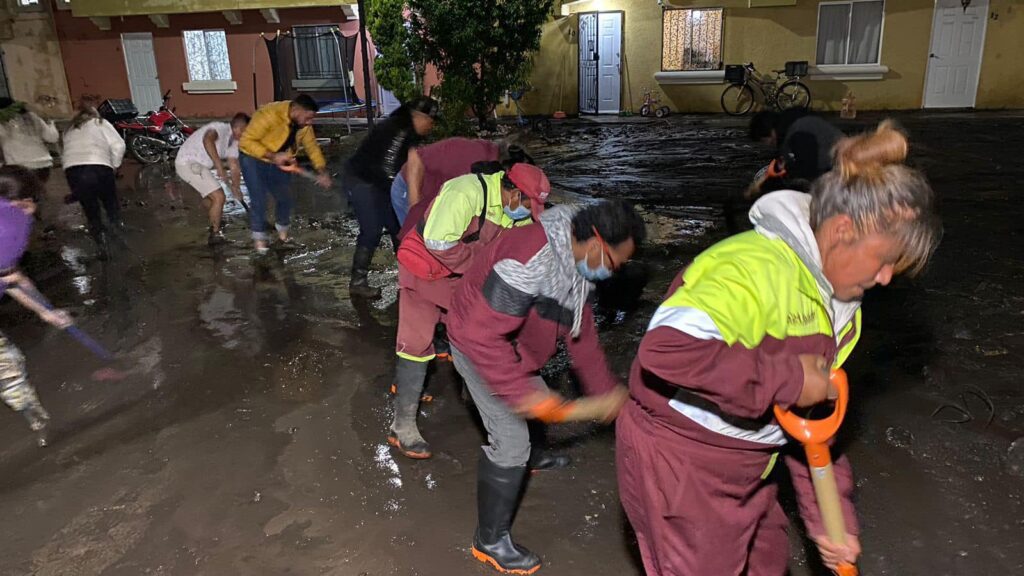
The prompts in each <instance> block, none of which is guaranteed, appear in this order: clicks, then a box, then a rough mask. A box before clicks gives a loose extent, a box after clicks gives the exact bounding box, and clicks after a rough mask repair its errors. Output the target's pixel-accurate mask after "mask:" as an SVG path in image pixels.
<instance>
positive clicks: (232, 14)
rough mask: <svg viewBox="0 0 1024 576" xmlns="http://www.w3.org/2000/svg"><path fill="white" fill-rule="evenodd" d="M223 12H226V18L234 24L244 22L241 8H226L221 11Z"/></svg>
mask: <svg viewBox="0 0 1024 576" xmlns="http://www.w3.org/2000/svg"><path fill="white" fill-rule="evenodd" d="M221 14H224V18H226V19H227V21H228V23H229V24H231V25H232V26H237V25H239V24H241V23H242V12H241V11H240V10H225V11H223V12H221Z"/></svg>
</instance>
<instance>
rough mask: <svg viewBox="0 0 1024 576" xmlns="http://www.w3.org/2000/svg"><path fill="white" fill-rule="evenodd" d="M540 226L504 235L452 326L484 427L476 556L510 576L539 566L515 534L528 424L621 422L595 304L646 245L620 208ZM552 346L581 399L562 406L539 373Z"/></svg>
mask: <svg viewBox="0 0 1024 576" xmlns="http://www.w3.org/2000/svg"><path fill="white" fill-rule="evenodd" d="M538 222H539V223H538V224H534V225H532V226H525V227H522V228H515V229H512V230H510V231H508V232H506V233H505V234H503V235H502V237H501V238H499V239H498V240H497V241H495V242H494V243H492V244H491V246H489V247H488V248H487V250H486V251H485V252H484V253H483V254H481V255H480V256H479V257H478V258H477V259H476V261H475V262H474V263H473V265H472V266H471V267H470V269H469V271H468V272H467V273H466V275H465V276H464V277H463V279H462V283H461V285H460V286H459V287H458V288H457V289H456V293H455V297H454V298H453V299H452V309H451V311H450V312H449V316H448V330H449V335H450V337H451V340H452V356H453V357H454V360H455V368H456V369H457V370H458V371H459V374H460V375H461V376H462V378H463V379H464V380H465V382H466V387H467V388H468V389H469V392H470V394H472V396H473V401H474V403H475V404H476V407H477V409H478V410H479V411H480V417H481V419H482V420H483V423H484V427H485V428H486V429H487V440H488V444H487V446H484V448H483V455H482V456H481V458H480V461H479V468H478V472H477V529H476V534H475V536H474V538H473V555H474V556H475V557H476V558H477V559H478V560H480V561H481V562H485V563H488V564H490V565H491V566H493V567H494V568H495V569H497V570H498V571H500V572H506V573H515V574H532V573H533V572H536V571H537V570H538V569H539V568H540V565H541V561H540V558H539V557H538V556H537V555H536V554H534V553H532V552H530V551H529V550H527V549H526V548H524V547H522V546H520V545H518V544H516V543H515V542H513V540H512V535H511V533H510V529H511V526H512V519H513V517H514V516H515V512H516V509H517V508H518V503H519V496H520V493H521V490H522V487H523V482H524V480H525V478H526V474H527V462H528V460H529V458H530V433H529V431H528V428H527V422H526V419H527V418H536V419H538V420H540V421H542V422H546V423H557V422H565V421H570V420H597V421H605V422H609V421H611V419H613V418H614V417H615V415H616V414H617V413H618V410H619V408H620V407H621V405H622V402H623V401H624V400H625V394H626V392H625V389H624V387H623V386H622V385H621V384H619V383H618V382H617V379H616V377H615V375H614V374H612V372H611V371H610V370H609V369H608V365H607V362H606V361H605V356H604V352H603V350H602V349H601V344H600V342H598V339H597V326H596V325H595V323H594V316H593V312H592V310H591V299H590V296H591V292H592V290H593V288H594V284H593V282H596V281H600V280H605V279H607V278H609V277H611V275H612V274H613V273H614V272H615V271H616V270H618V269H619V268H620V267H621V266H622V265H623V264H625V263H626V262H627V261H628V260H629V259H630V258H631V257H632V256H633V253H634V251H635V250H636V249H637V248H638V247H639V245H640V244H641V243H642V242H643V239H644V236H645V231H644V224H643V220H642V219H641V218H640V217H639V216H638V215H637V213H636V211H634V210H633V208H632V207H630V206H629V205H627V204H625V203H623V202H619V201H603V202H598V203H596V204H592V205H588V206H586V207H580V206H556V207H554V208H551V209H549V210H545V211H544V213H543V214H541V215H540V217H539V221H538ZM559 341H564V342H565V345H566V347H567V349H568V352H569V356H570V357H571V358H572V368H573V370H574V372H575V373H576V375H577V376H578V377H579V380H580V382H581V384H582V385H583V389H584V391H585V392H586V393H587V395H588V396H587V397H585V398H582V399H578V400H573V401H567V400H566V399H565V398H563V397H562V396H560V395H559V394H557V393H555V392H554V391H552V390H550V389H549V388H548V387H547V386H546V385H545V384H544V380H543V379H542V378H541V377H540V375H539V371H540V369H541V368H543V367H544V365H545V364H547V362H548V360H550V359H551V358H552V357H553V356H554V355H555V353H556V352H557V351H558V345H559Z"/></svg>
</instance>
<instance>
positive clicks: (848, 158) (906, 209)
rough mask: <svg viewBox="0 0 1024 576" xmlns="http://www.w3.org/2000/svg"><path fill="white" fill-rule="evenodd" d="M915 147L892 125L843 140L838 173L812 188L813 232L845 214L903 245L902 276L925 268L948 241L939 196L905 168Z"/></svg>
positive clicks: (863, 229) (836, 153)
mask: <svg viewBox="0 0 1024 576" xmlns="http://www.w3.org/2000/svg"><path fill="white" fill-rule="evenodd" d="M909 149H910V146H909V144H908V142H907V137H906V135H905V134H903V132H901V131H900V130H899V129H897V127H896V125H895V124H894V123H893V122H892V121H891V120H886V121H884V122H882V123H881V124H879V125H878V128H876V129H875V130H874V131H873V132H866V133H864V134H860V135H857V136H852V137H848V138H843V139H842V140H840V141H839V142H838V143H837V144H836V146H835V148H834V149H833V168H832V171H831V172H828V173H826V174H824V175H823V176H822V177H821V178H819V179H818V180H817V181H816V182H815V183H814V186H813V187H812V189H811V194H812V195H813V200H812V201H811V227H812V228H813V229H815V230H817V229H818V227H819V226H820V225H821V224H823V223H824V222H825V221H826V220H828V219H829V218H832V217H833V216H838V215H841V214H845V215H847V216H849V217H850V218H852V219H853V222H854V225H855V226H856V228H857V231H858V232H859V233H861V234H870V233H873V232H874V233H880V234H886V235H889V236H892V237H894V238H895V239H896V240H897V242H899V244H900V247H901V250H900V256H899V258H898V259H897V261H896V263H895V271H896V273H902V272H908V273H910V274H911V275H914V274H917V273H919V272H920V271H921V270H922V269H924V267H925V265H926V264H927V263H928V260H929V259H930V258H931V255H932V254H933V253H934V252H935V248H936V247H937V246H938V244H939V240H940V238H941V237H942V225H941V223H940V221H939V217H938V215H937V213H936V207H935V193H934V192H933V191H932V188H931V186H930V185H929V184H928V181H927V180H925V178H924V176H923V175H922V174H921V173H920V172H918V171H917V170H914V169H913V168H910V167H908V166H906V165H905V164H903V162H904V160H906V158H907V153H908V152H909Z"/></svg>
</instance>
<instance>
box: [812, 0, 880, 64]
mask: <svg viewBox="0 0 1024 576" xmlns="http://www.w3.org/2000/svg"><path fill="white" fill-rule="evenodd" d="M849 36H850V5H849V4H824V5H822V6H821V7H820V8H819V11H818V62H817V63H818V64H846V49H847V39H848V38H849ZM876 48H877V47H876Z"/></svg>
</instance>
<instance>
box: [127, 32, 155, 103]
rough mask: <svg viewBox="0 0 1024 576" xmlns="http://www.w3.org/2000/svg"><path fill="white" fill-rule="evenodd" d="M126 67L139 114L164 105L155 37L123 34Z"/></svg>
mask: <svg viewBox="0 0 1024 576" xmlns="http://www.w3.org/2000/svg"><path fill="white" fill-rule="evenodd" d="M121 46H122V47H123V49H124V65H125V67H126V68H127V69H128V86H129V87H131V90H132V103H134V104H135V107H136V108H138V109H139V113H145V112H149V111H154V110H158V109H159V108H160V106H161V105H162V104H163V98H162V97H161V94H160V77H159V76H158V75H157V72H156V57H155V56H154V55H153V35H152V34H150V33H149V32H132V33H126V34H121Z"/></svg>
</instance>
